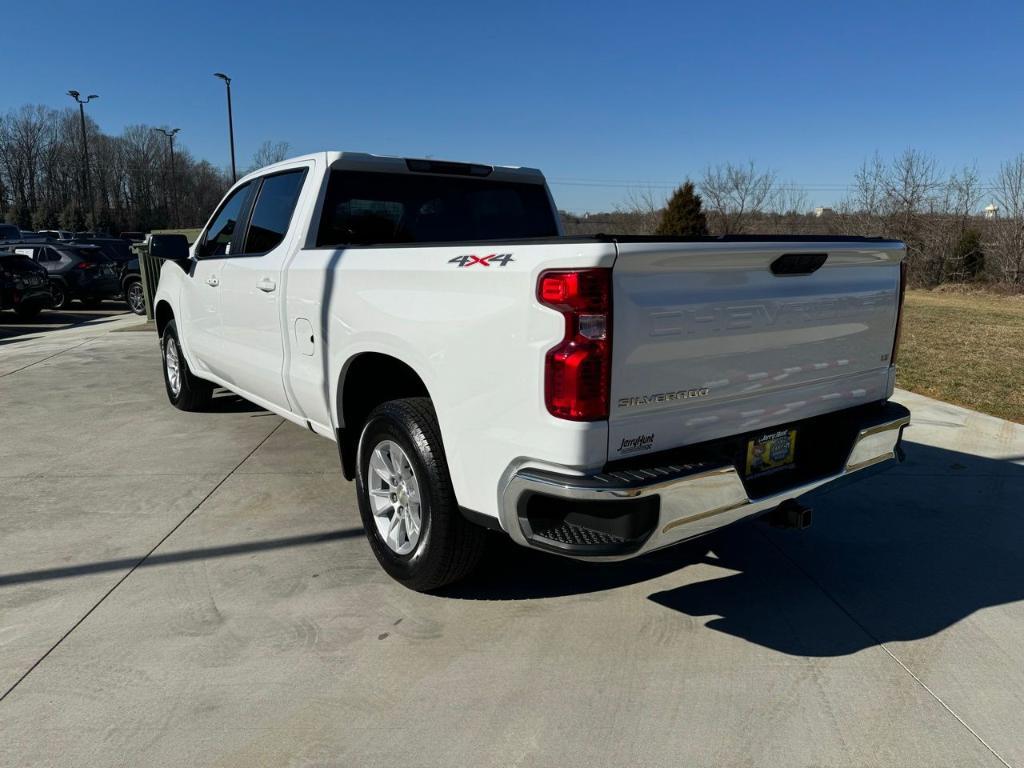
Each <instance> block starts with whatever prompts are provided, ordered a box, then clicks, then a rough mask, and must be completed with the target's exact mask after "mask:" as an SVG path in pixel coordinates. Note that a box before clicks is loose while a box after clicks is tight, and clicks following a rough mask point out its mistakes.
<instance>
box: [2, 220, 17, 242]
mask: <svg viewBox="0 0 1024 768" xmlns="http://www.w3.org/2000/svg"><path fill="white" fill-rule="evenodd" d="M20 240H21V229H19V228H18V227H17V226H15V225H14V224H0V243H16V242H18V241H20Z"/></svg>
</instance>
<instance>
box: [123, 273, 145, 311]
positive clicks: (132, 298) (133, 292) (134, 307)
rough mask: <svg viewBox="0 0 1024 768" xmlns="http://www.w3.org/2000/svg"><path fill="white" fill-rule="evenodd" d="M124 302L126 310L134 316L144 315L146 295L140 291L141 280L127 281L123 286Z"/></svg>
mask: <svg viewBox="0 0 1024 768" xmlns="http://www.w3.org/2000/svg"><path fill="white" fill-rule="evenodd" d="M124 300H125V303H126V304H128V309H130V310H131V311H132V312H134V313H135V314H136V315H144V314H146V294H145V293H144V292H143V290H142V281H141V280H129V281H128V282H127V283H125V286H124Z"/></svg>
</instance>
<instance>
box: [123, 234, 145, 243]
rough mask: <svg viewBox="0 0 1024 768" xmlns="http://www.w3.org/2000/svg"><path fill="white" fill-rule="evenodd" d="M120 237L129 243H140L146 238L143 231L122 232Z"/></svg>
mask: <svg viewBox="0 0 1024 768" xmlns="http://www.w3.org/2000/svg"><path fill="white" fill-rule="evenodd" d="M121 239H122V240H127V241H128V242H129V243H141V242H142V241H143V240H145V239H146V233H145V232H122V233H121Z"/></svg>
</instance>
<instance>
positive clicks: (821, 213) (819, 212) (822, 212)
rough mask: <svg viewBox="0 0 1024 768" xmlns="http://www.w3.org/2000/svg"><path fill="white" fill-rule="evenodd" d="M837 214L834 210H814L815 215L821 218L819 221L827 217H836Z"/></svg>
mask: <svg viewBox="0 0 1024 768" xmlns="http://www.w3.org/2000/svg"><path fill="white" fill-rule="evenodd" d="M835 213H836V212H835V209H834V208H815V209H814V215H815V216H816V217H817V218H819V219H820V218H823V217H825V216H834V215H835Z"/></svg>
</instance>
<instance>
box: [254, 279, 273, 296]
mask: <svg viewBox="0 0 1024 768" xmlns="http://www.w3.org/2000/svg"><path fill="white" fill-rule="evenodd" d="M256 287H257V288H259V289H260V290H261V291H263V292H264V293H270V292H272V291H273V290H274V289H275V288H277V283H275V282H274V281H273V280H271V279H270V278H269V277H261V278H260V279H259V280H257V281H256Z"/></svg>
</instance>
